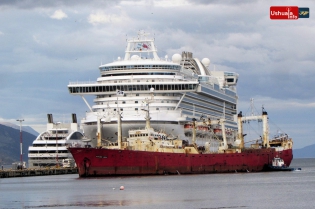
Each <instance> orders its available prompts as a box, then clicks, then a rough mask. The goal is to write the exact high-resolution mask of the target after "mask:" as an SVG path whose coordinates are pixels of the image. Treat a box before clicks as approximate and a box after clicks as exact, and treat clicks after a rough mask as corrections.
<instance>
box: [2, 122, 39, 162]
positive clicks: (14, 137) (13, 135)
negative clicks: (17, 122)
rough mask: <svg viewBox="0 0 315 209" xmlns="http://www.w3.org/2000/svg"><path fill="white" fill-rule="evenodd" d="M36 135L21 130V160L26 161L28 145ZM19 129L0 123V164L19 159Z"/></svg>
mask: <svg viewBox="0 0 315 209" xmlns="http://www.w3.org/2000/svg"><path fill="white" fill-rule="evenodd" d="M36 137H37V136H35V135H33V134H30V133H28V132H25V131H22V140H23V144H22V151H23V161H25V162H27V161H28V158H27V152H28V147H29V146H30V145H31V144H32V143H33V141H34V140H35V139H36ZM20 153H21V151H20V129H15V128H12V127H8V126H5V125H1V124H0V164H2V165H6V164H11V163H13V162H16V161H18V162H19V161H20Z"/></svg>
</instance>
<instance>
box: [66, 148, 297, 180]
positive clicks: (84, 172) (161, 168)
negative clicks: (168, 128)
mask: <svg viewBox="0 0 315 209" xmlns="http://www.w3.org/2000/svg"><path fill="white" fill-rule="evenodd" d="M69 150H70V152H71V153H72V155H73V157H74V159H75V161H76V164H77V166H78V170H79V176H80V177H97V176H122V175H159V174H160V175H161V174H207V173H234V172H260V171H265V170H266V166H267V165H268V164H270V163H271V160H272V159H273V157H275V156H279V157H281V158H282V159H283V160H284V162H285V163H286V165H288V166H289V165H290V163H291V161H292V158H293V155H292V149H288V150H283V151H282V152H277V151H275V149H273V148H269V149H249V150H245V151H243V152H242V153H214V154H183V153H161V152H147V151H132V150H112V149H99V148H69Z"/></svg>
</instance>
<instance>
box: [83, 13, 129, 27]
mask: <svg viewBox="0 0 315 209" xmlns="http://www.w3.org/2000/svg"><path fill="white" fill-rule="evenodd" d="M128 19H129V17H128V16H127V15H126V14H124V13H122V14H120V15H116V14H105V13H104V12H100V11H99V12H95V13H93V14H90V15H89V17H88V22H89V23H90V24H92V25H99V24H107V23H123V22H127V21H128Z"/></svg>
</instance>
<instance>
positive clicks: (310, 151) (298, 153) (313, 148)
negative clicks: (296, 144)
mask: <svg viewBox="0 0 315 209" xmlns="http://www.w3.org/2000/svg"><path fill="white" fill-rule="evenodd" d="M293 157H294V158H315V144H313V145H309V146H306V147H303V148H301V149H294V150H293Z"/></svg>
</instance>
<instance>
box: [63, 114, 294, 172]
mask: <svg viewBox="0 0 315 209" xmlns="http://www.w3.org/2000/svg"><path fill="white" fill-rule="evenodd" d="M117 115H119V116H118V118H117V120H118V132H117V133H118V134H117V135H118V137H117V138H118V139H117V142H116V143H108V144H107V145H106V146H105V145H102V143H101V142H102V140H101V136H100V133H101V131H100V125H98V127H99V128H98V145H97V147H95V148H91V147H88V146H86V147H69V148H68V149H69V151H70V152H71V153H72V155H73V157H74V159H75V162H76V164H77V166H78V170H79V176H80V177H97V176H119V175H157V174H206V173H228V172H260V171H265V170H268V165H270V164H271V163H272V160H273V159H274V158H275V157H279V158H282V159H283V161H284V163H285V164H286V166H289V165H290V163H291V160H292V158H293V154H292V145H293V141H292V139H290V138H289V137H288V135H286V134H283V135H280V136H278V137H276V138H274V139H272V140H269V138H268V124H267V120H268V119H267V112H265V111H263V113H262V115H261V116H249V117H243V116H242V113H239V114H238V134H237V135H238V136H237V139H236V140H235V142H236V143H235V144H234V145H233V146H232V145H231V144H227V142H226V138H225V131H222V142H221V143H220V146H219V147H218V150H217V152H216V153H213V152H212V151H210V144H209V143H208V144H207V143H206V144H205V146H197V144H196V142H195V138H196V127H198V125H202V126H205V125H206V126H208V127H209V128H211V126H212V125H220V126H221V130H225V127H224V120H223V119H221V120H215V121H211V120H210V119H208V120H207V121H203V122H197V121H193V122H192V125H193V134H192V143H191V144H188V143H186V142H185V141H183V140H180V139H177V138H175V137H173V138H170V137H169V135H167V134H166V133H161V132H158V131H155V130H154V129H153V128H151V127H150V116H149V110H147V116H146V121H147V122H146V127H145V128H144V129H137V130H129V137H128V138H122V136H121V117H120V114H117ZM250 119H259V120H262V122H263V137H262V139H261V140H260V141H258V140H257V141H256V142H255V143H254V144H251V146H250V147H245V146H244V138H243V137H244V135H243V131H242V122H243V121H246V120H250ZM98 124H100V120H99V119H98Z"/></svg>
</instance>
